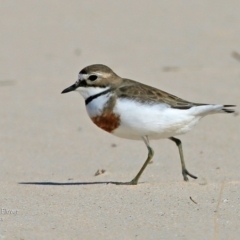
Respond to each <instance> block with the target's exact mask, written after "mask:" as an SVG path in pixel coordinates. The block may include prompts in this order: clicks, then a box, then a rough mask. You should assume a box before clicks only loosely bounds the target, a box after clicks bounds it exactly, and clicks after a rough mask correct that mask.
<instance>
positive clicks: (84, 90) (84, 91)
mask: <svg viewBox="0 0 240 240" xmlns="http://www.w3.org/2000/svg"><path fill="white" fill-rule="evenodd" d="M107 89H109V87H79V88H77V89H76V90H75V91H77V92H79V93H80V94H81V95H82V96H83V98H84V99H85V100H86V99H87V98H89V97H91V96H93V95H96V94H99V93H101V92H104V91H106V90H107Z"/></svg>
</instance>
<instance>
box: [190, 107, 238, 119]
mask: <svg viewBox="0 0 240 240" xmlns="http://www.w3.org/2000/svg"><path fill="white" fill-rule="evenodd" d="M233 107H236V105H220V104H196V105H195V106H194V107H192V108H191V114H193V115H195V116H206V115H208V114H214V113H234V112H235V109H231V108H233Z"/></svg>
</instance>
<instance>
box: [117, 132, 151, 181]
mask: <svg viewBox="0 0 240 240" xmlns="http://www.w3.org/2000/svg"><path fill="white" fill-rule="evenodd" d="M142 139H143V141H144V143H145V144H146V146H147V148H148V157H147V160H146V161H145V163H144V164H143V166H142V167H141V169H140V171H139V172H138V174H137V175H136V176H135V177H134V178H133V180H132V181H130V182H120V183H116V184H117V185H137V184H138V180H139V178H140V177H141V175H142V173H143V171H144V169H145V168H146V166H147V165H148V164H149V162H150V161H151V159H152V157H153V155H154V151H153V149H152V148H151V147H150V145H149V140H148V137H147V136H144V137H142Z"/></svg>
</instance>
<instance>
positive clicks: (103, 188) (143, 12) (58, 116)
mask: <svg viewBox="0 0 240 240" xmlns="http://www.w3.org/2000/svg"><path fill="white" fill-rule="evenodd" d="M239 23H240V14H239V1H237V0H232V1H224V0H215V1H213V0H210V1H209V0H202V1H198V3H196V2H194V1H190V0H188V1H177V0H172V1H153V0H152V1H137V0H131V1H126V0H125V1H110V0H109V1H97V0H95V1H93V0H90V1H63V0H62V1H57V0H55V1H54V0H51V1H47V0H41V1H40V0H39V1H32V0H29V1H25V0H22V1H17V0H15V1H13V0H12V1H10V0H8V1H5V0H1V1H0V127H1V131H0V149H1V154H0V208H1V213H0V220H1V221H0V239H4V240H6V239H7V240H14V239H18V240H20V239H24V240H29V239H30V240H32V239H51V240H53V239H104V240H105V239H124V240H125V239H126V240H129V239H195V240H198V239H239V238H240V237H239V236H240V193H239V192H240V174H239V171H240V144H239V143H240V124H239V123H240V116H235V117H234V116H233V115H227V114H219V115H214V116H209V117H207V118H205V119H203V121H202V122H201V123H200V124H199V125H198V126H197V127H196V128H195V129H194V130H193V131H192V132H190V133H188V134H187V135H184V136H181V137H180V139H181V140H182V141H183V148H184V153H185V160H186V163H187V167H188V169H189V171H190V172H192V173H193V174H196V175H197V176H198V177H199V178H198V180H193V179H190V182H188V183H185V182H183V180H182V175H181V170H180V161H179V155H178V150H177V147H176V146H175V145H174V144H173V143H172V142H171V141H169V140H160V141H155V142H152V146H153V148H154V150H155V156H154V159H153V163H152V164H151V165H149V166H148V167H147V169H146V170H145V172H144V174H143V176H142V178H141V179H140V184H139V185H137V186H116V185H112V184H101V182H108V181H128V180H131V179H132V178H133V177H134V175H135V174H136V173H137V171H138V170H139V169H140V167H141V165H142V164H143V162H144V161H145V158H146V155H147V150H146V147H145V146H144V143H143V142H134V141H128V140H123V139H118V138H116V137H114V136H111V135H109V134H107V133H105V132H103V131H102V130H100V129H98V128H97V127H95V126H94V125H93V124H92V123H91V121H90V120H89V118H88V116H87V113H86V111H85V106H84V101H83V99H82V98H81V97H80V96H78V95H77V94H76V93H69V94H66V95H61V94H60V92H61V91H62V90H63V89H64V88H66V87H68V86H70V85H71V84H72V83H74V81H75V80H76V78H77V73H78V71H79V70H80V69H81V68H83V67H85V66H86V65H89V64H93V63H103V64H106V65H109V66H110V67H112V68H113V69H114V70H115V71H116V72H117V73H118V74H119V75H120V76H123V77H128V78H132V79H135V80H138V81H141V82H143V83H146V84H150V85H153V86H155V87H158V88H161V89H163V90H165V91H168V92H171V93H173V94H175V95H177V96H179V97H182V98H185V99H187V100H191V101H195V102H209V103H225V104H236V105H238V106H239V105H240V93H239V89H240V62H239V61H238V60H236V59H234V58H233V57H232V56H231V54H232V52H233V51H237V52H240V31H239ZM237 109H239V107H238V108H237ZM113 144H114V145H113ZM98 169H105V170H106V172H105V173H104V174H102V175H99V176H94V174H95V172H96V171H97V170H98ZM20 183H32V184H20ZM190 197H192V199H193V200H194V201H196V202H197V204H195V203H194V202H193V201H191V200H190ZM3 209H8V210H12V211H13V212H12V213H11V214H3ZM14 210H15V212H14ZM16 210H17V212H16Z"/></svg>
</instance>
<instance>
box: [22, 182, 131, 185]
mask: <svg viewBox="0 0 240 240" xmlns="http://www.w3.org/2000/svg"><path fill="white" fill-rule="evenodd" d="M121 183H122V182H112V181H108V182H63V183H61V182H19V183H18V184H24V185H47V186H74V185H99V184H115V185H121ZM126 185H127V184H126Z"/></svg>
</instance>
